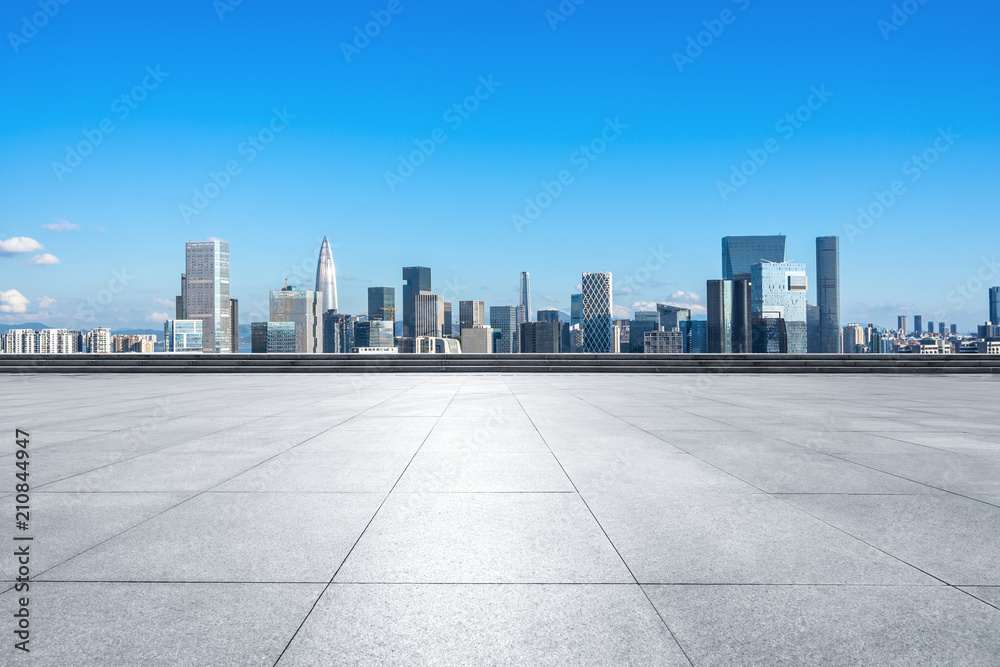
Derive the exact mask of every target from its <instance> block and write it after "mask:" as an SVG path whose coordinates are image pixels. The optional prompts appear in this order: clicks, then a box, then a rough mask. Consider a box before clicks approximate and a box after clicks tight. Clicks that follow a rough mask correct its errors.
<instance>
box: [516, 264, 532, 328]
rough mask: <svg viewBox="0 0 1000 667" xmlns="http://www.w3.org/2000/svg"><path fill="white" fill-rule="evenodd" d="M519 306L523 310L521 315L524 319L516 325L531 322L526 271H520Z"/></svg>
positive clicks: (529, 288)
mask: <svg viewBox="0 0 1000 667" xmlns="http://www.w3.org/2000/svg"><path fill="white" fill-rule="evenodd" d="M520 305H521V307H522V308H523V309H524V315H523V318H524V319H522V320H519V321H518V324H520V323H521V322H530V321H531V281H530V279H529V278H528V272H527V271H521V302H520Z"/></svg>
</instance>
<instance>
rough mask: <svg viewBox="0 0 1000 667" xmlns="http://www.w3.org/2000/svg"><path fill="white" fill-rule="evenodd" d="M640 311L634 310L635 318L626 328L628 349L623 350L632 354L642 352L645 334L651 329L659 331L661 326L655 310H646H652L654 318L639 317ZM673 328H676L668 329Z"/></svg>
mask: <svg viewBox="0 0 1000 667" xmlns="http://www.w3.org/2000/svg"><path fill="white" fill-rule="evenodd" d="M640 312H643V311H638V310H637V311H635V316H636V319H634V320H632V324H631V325H630V326H629V328H628V349H627V350H624V351H626V352H630V353H632V354H643V353H644V352H645V351H646V334H648V333H650V332H652V331H659V330H660V329H661V328H663V327H661V326H660V317H659V313H657V312H655V311H646V312H652V313H653V315H656V319H649V318H644V319H639V313H640ZM674 329H677V328H676V327H674V328H673V329H670V331H673V330H674ZM677 331H680V329H677Z"/></svg>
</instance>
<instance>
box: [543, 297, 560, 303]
mask: <svg viewBox="0 0 1000 667" xmlns="http://www.w3.org/2000/svg"><path fill="white" fill-rule="evenodd" d="M542 299H544V300H545V301H548V302H549V303H559V300H558V299H556V298H555V297H554V296H543V297H542Z"/></svg>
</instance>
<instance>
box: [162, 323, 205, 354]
mask: <svg viewBox="0 0 1000 667" xmlns="http://www.w3.org/2000/svg"><path fill="white" fill-rule="evenodd" d="M202 349H203V348H202V333H201V320H167V321H166V322H164V324H163V351H164V352H201V351H202Z"/></svg>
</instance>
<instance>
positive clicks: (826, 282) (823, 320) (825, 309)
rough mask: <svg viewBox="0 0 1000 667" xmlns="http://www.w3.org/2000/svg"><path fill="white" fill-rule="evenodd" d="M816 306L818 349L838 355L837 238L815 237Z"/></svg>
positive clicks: (839, 340) (841, 344) (838, 249)
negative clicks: (817, 313)
mask: <svg viewBox="0 0 1000 667" xmlns="http://www.w3.org/2000/svg"><path fill="white" fill-rule="evenodd" d="M816 290H817V292H816V294H817V300H816V305H818V306H819V343H820V350H819V351H820V352H823V353H826V354H840V352H841V351H842V349H843V339H842V337H841V330H840V237H838V236H820V237H817V239H816Z"/></svg>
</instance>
